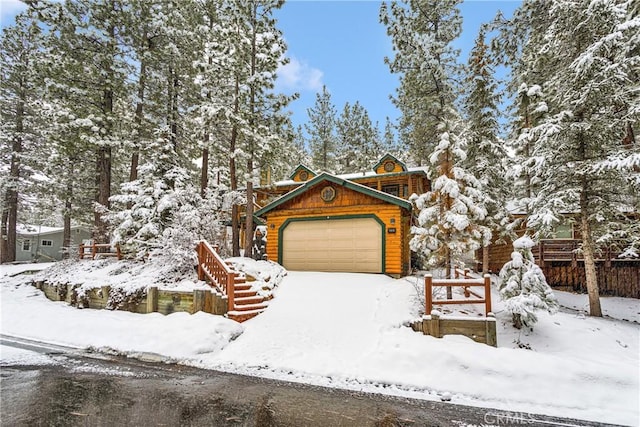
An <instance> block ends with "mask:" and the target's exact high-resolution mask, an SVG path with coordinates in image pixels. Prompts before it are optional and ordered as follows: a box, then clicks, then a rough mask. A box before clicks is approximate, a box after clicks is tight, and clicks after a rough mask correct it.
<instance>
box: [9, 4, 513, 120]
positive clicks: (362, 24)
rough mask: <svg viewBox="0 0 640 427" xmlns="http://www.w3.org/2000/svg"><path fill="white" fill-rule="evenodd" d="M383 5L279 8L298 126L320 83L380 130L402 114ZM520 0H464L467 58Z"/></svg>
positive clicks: (285, 74)
mask: <svg viewBox="0 0 640 427" xmlns="http://www.w3.org/2000/svg"><path fill="white" fill-rule="evenodd" d="M380 4H381V2H380V1H370V0H351V1H348V0H333V1H330V0H311V1H307V0H290V1H287V2H286V3H285V4H284V6H283V7H282V9H280V10H279V11H277V13H276V18H277V19H278V27H279V28H280V30H282V31H283V33H284V37H285V39H286V42H287V45H288V47H289V50H288V56H289V58H290V59H291V62H290V64H288V65H287V66H286V67H285V68H284V69H281V70H280V71H279V73H278V74H279V81H278V85H277V88H276V89H278V90H279V91H282V92H285V93H293V92H298V93H299V94H300V98H299V99H297V100H296V101H294V102H293V103H292V104H291V105H290V107H289V109H290V110H291V112H292V120H293V123H294V125H296V126H297V125H301V124H303V123H305V122H306V121H307V119H308V116H307V109H308V108H311V107H313V104H314V103H315V99H316V93H317V92H319V91H320V90H322V85H326V86H327V89H328V90H329V92H331V98H332V101H333V104H334V105H335V106H336V110H337V112H338V114H339V113H340V112H341V111H342V108H343V107H344V104H345V103H346V102H349V103H350V104H354V103H355V102H356V101H359V102H360V104H362V105H363V106H364V107H365V109H366V110H367V111H368V112H369V116H370V118H371V120H372V121H373V122H376V121H377V122H379V126H380V128H381V130H382V128H383V127H384V122H385V117H387V116H388V117H390V118H391V119H396V118H397V117H398V115H399V112H398V111H397V109H396V108H395V107H394V106H393V104H392V103H391V100H390V99H389V97H390V95H393V94H394V93H395V90H396V87H397V85H398V78H397V76H396V75H393V74H391V73H390V72H389V68H388V66H387V65H386V64H385V63H384V57H385V56H391V55H393V52H392V49H391V40H390V39H389V37H388V36H387V34H386V29H385V27H384V26H383V25H382V24H380V23H379V20H378V15H379V11H380ZM520 4H521V1H519V0H502V1H490V0H488V1H484V0H466V1H464V2H463V4H462V5H461V7H460V10H461V12H462V17H463V24H462V35H461V36H460V38H459V39H458V40H457V42H456V47H458V48H459V49H461V51H462V52H461V59H462V61H463V62H464V63H466V62H467V57H468V52H469V49H470V48H471V47H472V46H473V41H474V40H475V38H476V36H477V34H478V29H479V28H480V25H481V24H482V23H485V22H488V21H490V20H491V19H492V18H493V17H494V16H495V14H496V12H497V11H498V10H502V12H503V13H504V15H505V16H511V14H512V13H513V11H514V10H515V9H516V8H517V7H518V6H519V5H520ZM23 9H24V5H23V4H22V3H20V2H19V1H18V0H0V16H1V20H0V22H1V25H2V26H3V27H4V26H5V25H9V24H11V23H12V22H13V17H14V16H15V14H16V13H17V12H18V11H20V10H23Z"/></svg>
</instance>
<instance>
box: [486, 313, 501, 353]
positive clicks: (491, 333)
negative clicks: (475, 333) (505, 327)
mask: <svg viewBox="0 0 640 427" xmlns="http://www.w3.org/2000/svg"><path fill="white" fill-rule="evenodd" d="M485 336H486V340H487V344H488V345H491V346H493V347H497V346H498V335H497V333H496V317H495V316H494V314H493V313H488V314H487V320H485Z"/></svg>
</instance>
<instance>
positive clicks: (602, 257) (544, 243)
mask: <svg viewBox="0 0 640 427" xmlns="http://www.w3.org/2000/svg"><path fill="white" fill-rule="evenodd" d="M580 242H581V240H578V239H541V240H540V241H539V242H538V244H537V245H536V246H535V247H534V248H533V251H532V252H533V257H534V259H535V261H536V263H537V264H539V265H541V266H544V263H545V262H550V261H570V262H571V263H572V265H573V266H576V265H577V264H578V261H584V255H583V254H582V251H580V250H579V248H580ZM594 255H595V257H594V258H595V261H604V262H605V263H606V264H607V265H609V266H610V265H611V261H625V260H624V259H621V258H618V257H619V255H620V252H619V251H617V250H615V249H613V248H612V247H611V246H608V247H598V248H596V250H595V254H594Z"/></svg>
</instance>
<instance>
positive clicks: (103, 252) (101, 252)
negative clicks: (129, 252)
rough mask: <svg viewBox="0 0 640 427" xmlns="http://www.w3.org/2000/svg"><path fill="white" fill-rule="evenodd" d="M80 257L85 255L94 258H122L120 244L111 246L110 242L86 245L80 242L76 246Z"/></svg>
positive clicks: (82, 257)
mask: <svg viewBox="0 0 640 427" xmlns="http://www.w3.org/2000/svg"><path fill="white" fill-rule="evenodd" d="M78 251H79V256H80V259H84V258H85V257H87V258H91V259H96V257H117V258H118V259H119V260H120V259H122V252H120V245H115V247H114V246H111V244H110V243H95V242H94V243H91V244H88V245H85V244H81V245H80V246H79V247H78Z"/></svg>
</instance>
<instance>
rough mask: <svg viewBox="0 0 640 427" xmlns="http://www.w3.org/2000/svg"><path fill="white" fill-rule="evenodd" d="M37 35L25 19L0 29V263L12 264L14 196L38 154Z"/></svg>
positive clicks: (32, 23)
mask: <svg viewBox="0 0 640 427" xmlns="http://www.w3.org/2000/svg"><path fill="white" fill-rule="evenodd" d="M41 49H42V34H41V29H40V28H39V27H38V25H37V22H35V21H34V20H33V19H32V18H31V17H30V16H29V15H28V13H23V14H21V15H19V16H17V17H16V24H15V25H14V26H12V27H8V28H5V29H3V32H2V39H1V41H0V75H1V79H2V80H1V81H2V84H1V85H0V117H1V119H2V120H1V121H2V124H1V132H0V141H1V145H0V159H2V163H3V164H4V165H8V166H7V167H3V168H1V169H0V189H1V190H2V199H1V200H0V207H1V209H0V211H1V214H2V220H1V226H0V234H1V238H0V262H11V261H15V259H16V252H15V251H16V225H17V223H18V214H19V200H20V198H21V197H20V195H21V193H22V192H23V191H25V190H26V188H25V185H26V184H27V182H28V176H27V174H28V171H29V169H30V167H29V164H30V163H31V167H33V166H34V165H33V162H32V161H30V160H29V159H30V157H33V156H34V155H37V154H38V148H37V147H38V145H40V144H41V143H42V128H41V126H40V125H39V124H38V117H39V114H38V111H39V110H40V108H41V104H42V103H41V101H40V99H41V97H42V78H41V76H40V75H39V73H38V68H37V63H38V62H39V61H40V59H39V57H40V56H41V52H40V50H41Z"/></svg>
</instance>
